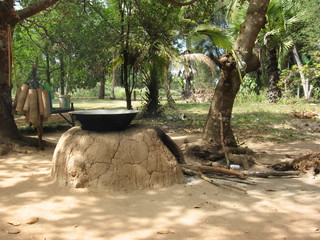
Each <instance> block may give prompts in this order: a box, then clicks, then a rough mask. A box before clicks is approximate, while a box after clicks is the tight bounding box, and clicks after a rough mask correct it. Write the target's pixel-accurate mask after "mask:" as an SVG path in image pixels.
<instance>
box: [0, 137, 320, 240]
mask: <svg viewBox="0 0 320 240" xmlns="http://www.w3.org/2000/svg"><path fill="white" fill-rule="evenodd" d="M59 136H60V133H55V134H46V135H45V138H46V140H49V141H55V142H56V141H57V140H58V138H59ZM197 137H199V136H197V135H192V136H190V135H189V136H178V135H174V136H172V138H173V139H174V140H175V141H177V143H182V142H183V141H184V139H185V138H189V140H190V139H191V140H192V139H193V140H194V139H196V138H197ZM247 145H248V146H249V147H250V148H252V149H254V150H255V151H257V152H258V153H259V154H260V157H259V159H258V160H259V161H260V162H262V163H270V162H274V161H279V160H281V159H283V158H284V157H285V155H286V154H290V155H299V154H305V153H307V152H310V151H319V146H320V140H315V141H308V142H292V143H289V144H275V143H263V144H256V143H248V144H247ZM25 150H27V152H25ZM53 150H54V149H53V148H49V149H46V150H45V151H36V150H34V149H23V151H21V152H20V153H19V152H13V153H10V154H9V155H6V156H1V157H0V239H1V240H45V239H46V240H71V239H73V240H164V239H165V240H180V239H183V240H188V239H197V240H198V239H199V240H200V239H201V240H229V239H234V240H241V239H243V240H250V239H288V240H295V239H297V240H298V239H299V240H301V239H305V240H312V239H320V205H319V202H320V194H319V193H320V191H319V190H320V188H319V186H320V180H319V177H313V176H312V175H310V174H306V175H304V176H303V177H300V178H290V179H289V178H267V179H256V178H255V179H252V180H254V181H256V182H257V185H252V186H247V188H248V192H247V194H244V193H243V192H240V191H238V190H233V189H229V188H220V187H217V186H214V185H212V184H210V183H207V182H204V181H202V180H199V179H197V178H188V179H187V181H186V183H185V184H183V185H175V186H172V187H169V188H165V189H161V190H155V191H146V192H134V193H107V192H93V191H87V190H84V189H67V188H63V187H59V186H57V185H56V184H55V183H53V182H52V180H51V178H50V169H51V158H52V154H53ZM32 217H33V218H39V221H37V222H36V223H34V224H31V225H30V224H26V222H28V221H29V220H30V218H32ZM9 223H11V224H15V225H19V226H12V225H11V224H9ZM18 229H19V230H20V233H18V234H9V233H8V232H12V233H13V232H15V231H17V230H18Z"/></svg>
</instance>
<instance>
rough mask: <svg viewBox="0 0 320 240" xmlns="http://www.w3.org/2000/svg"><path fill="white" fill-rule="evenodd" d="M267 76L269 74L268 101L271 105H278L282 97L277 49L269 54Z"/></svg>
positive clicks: (269, 51)
mask: <svg viewBox="0 0 320 240" xmlns="http://www.w3.org/2000/svg"><path fill="white" fill-rule="evenodd" d="M267 58H268V60H267V62H268V66H267V74H268V77H269V79H268V100H269V102H270V103H276V102H278V101H279V99H280V97H281V89H280V88H279V81H280V75H279V68H278V60H277V50H276V48H271V49H269V50H268V52H267Z"/></svg>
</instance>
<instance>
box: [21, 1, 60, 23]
mask: <svg viewBox="0 0 320 240" xmlns="http://www.w3.org/2000/svg"><path fill="white" fill-rule="evenodd" d="M58 1H59V0H40V1H39V2H36V3H33V4H31V5H30V6H29V7H27V8H24V9H22V10H19V11H16V23H18V22H21V21H23V20H24V19H26V18H29V17H31V16H33V15H35V14H37V13H39V12H41V11H43V10H45V9H47V8H49V7H51V6H52V5H54V4H55V3H56V2H58Z"/></svg>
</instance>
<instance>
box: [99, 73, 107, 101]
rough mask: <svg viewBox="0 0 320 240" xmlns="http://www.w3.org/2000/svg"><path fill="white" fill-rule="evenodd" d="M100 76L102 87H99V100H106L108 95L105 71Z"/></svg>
mask: <svg viewBox="0 0 320 240" xmlns="http://www.w3.org/2000/svg"><path fill="white" fill-rule="evenodd" d="M99 75H100V78H101V79H100V87H99V96H98V98H99V99H104V97H105V95H106V74H105V71H104V70H102V72H101V73H100V74H99Z"/></svg>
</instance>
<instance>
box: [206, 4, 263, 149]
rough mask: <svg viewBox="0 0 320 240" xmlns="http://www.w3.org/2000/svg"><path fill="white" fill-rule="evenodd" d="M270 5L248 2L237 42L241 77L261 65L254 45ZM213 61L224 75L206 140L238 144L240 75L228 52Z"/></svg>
mask: <svg viewBox="0 0 320 240" xmlns="http://www.w3.org/2000/svg"><path fill="white" fill-rule="evenodd" d="M268 4H269V0H251V1H250V3H249V8H248V10H247V14H246V19H245V21H244V23H243V24H242V26H241V29H240V32H239V35H238V38H237V40H236V42H235V45H234V51H235V53H236V54H237V58H239V59H240V61H243V62H245V63H246V68H245V69H243V71H242V72H241V74H242V76H244V75H245V74H246V73H248V72H252V71H254V70H256V69H258V67H259V66H260V64H259V60H258V58H257V56H256V55H254V54H253V47H254V44H255V41H256V38H257V35H258V33H259V32H260V30H261V29H262V28H263V27H264V25H265V23H266V17H265V14H266V11H267V7H268ZM213 60H214V61H215V62H216V63H217V64H218V66H219V67H220V69H221V74H220V79H219V82H218V85H217V88H216V90H215V93H214V96H213V99H212V102H211V107H210V110H209V114H208V119H207V122H206V125H205V128H204V134H203V139H204V140H205V141H206V142H209V143H212V144H214V145H217V146H222V143H221V139H223V140H224V144H225V145H226V146H230V147H233V146H237V142H236V140H235V137H234V134H233V131H232V128H231V113H232V108H233V104H234V100H235V97H236V94H237V93H238V90H239V87H240V84H241V81H240V75H239V72H238V70H237V68H236V62H235V59H234V57H233V56H232V55H231V54H226V55H224V56H222V57H221V58H220V59H219V60H217V59H214V58H213ZM220 123H222V124H220ZM221 133H222V134H223V136H221Z"/></svg>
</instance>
